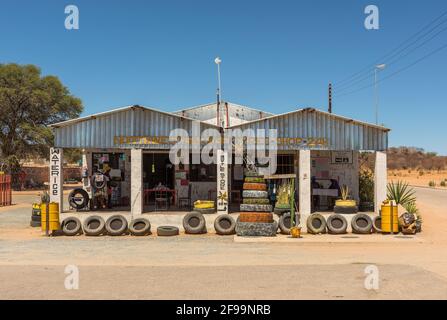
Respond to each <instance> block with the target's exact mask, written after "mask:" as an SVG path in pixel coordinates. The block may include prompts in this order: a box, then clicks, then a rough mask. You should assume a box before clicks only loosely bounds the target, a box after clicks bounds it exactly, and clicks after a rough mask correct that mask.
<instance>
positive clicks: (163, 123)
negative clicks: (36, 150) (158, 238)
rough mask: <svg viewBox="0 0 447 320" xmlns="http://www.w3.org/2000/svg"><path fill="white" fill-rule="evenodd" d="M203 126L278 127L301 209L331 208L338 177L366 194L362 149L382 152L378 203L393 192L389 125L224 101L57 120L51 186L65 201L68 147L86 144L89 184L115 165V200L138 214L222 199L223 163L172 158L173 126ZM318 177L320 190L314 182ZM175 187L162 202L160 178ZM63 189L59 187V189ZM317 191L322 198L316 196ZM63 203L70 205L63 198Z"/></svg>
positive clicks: (234, 168)
mask: <svg viewBox="0 0 447 320" xmlns="http://www.w3.org/2000/svg"><path fill="white" fill-rule="evenodd" d="M197 121H198V122H199V123H200V133H202V132H203V131H204V130H207V129H212V128H214V129H218V130H219V131H220V132H221V133H223V132H225V130H227V129H241V130H246V129H254V130H256V129H266V130H268V129H277V147H278V155H277V173H278V174H296V182H297V186H298V192H297V196H298V197H297V198H298V202H299V211H300V213H301V214H309V213H310V212H311V211H312V209H315V208H313V206H318V208H316V209H317V210H324V209H325V207H326V206H327V205H328V204H327V199H328V197H330V196H331V191H327V190H325V189H327V185H328V183H330V181H331V179H332V180H336V181H337V182H338V184H339V185H346V186H348V187H349V189H350V190H351V195H352V197H353V198H354V199H355V200H359V182H358V180H359V179H358V178H359V166H358V156H359V152H362V151H370V152H374V154H375V175H374V176H375V192H374V193H375V199H374V201H375V208H376V210H377V208H379V205H378V204H379V203H381V202H382V201H383V200H384V199H385V198H386V180H387V177H386V150H387V146H388V132H389V131H390V130H389V129H387V128H385V127H382V126H378V125H373V124H369V123H365V122H361V121H357V120H354V119H350V118H346V117H342V116H338V115H335V114H332V113H328V112H325V111H321V110H317V109H314V108H305V109H299V110H295V111H292V112H288V113H284V114H279V115H275V114H273V113H268V112H264V111H260V110H256V109H253V108H249V107H246V106H241V105H237V104H233V103H230V102H224V103H221V104H220V105H219V108H218V107H217V105H216V103H211V104H206V105H201V106H197V107H193V108H189V109H184V110H179V111H177V112H164V111H159V110H156V109H152V108H148V107H143V106H137V105H133V106H128V107H124V108H119V109H115V110H111V111H108V112H103V113H98V114H94V115H91V116H86V117H81V118H77V119H73V120H69V121H65V122H61V123H57V124H54V125H52V128H53V130H54V134H55V148H53V149H52V155H51V156H52V157H53V156H54V155H57V156H56V157H54V161H53V164H52V166H51V168H52V169H51V170H50V194H51V196H52V198H53V200H56V201H58V202H62V201H63V200H62V196H61V188H62V182H61V179H58V178H57V177H58V174H59V175H60V173H61V172H60V170H62V169H61V165H59V164H61V163H62V162H63V149H67V148H81V149H83V150H84V154H83V176H84V179H83V180H84V188H85V189H87V190H88V189H89V188H90V187H91V186H90V183H91V179H90V177H91V175H92V173H93V172H95V170H103V169H104V166H105V165H106V166H108V167H109V168H110V169H111V170H110V176H111V177H112V178H113V180H114V188H113V189H114V191H113V193H112V204H113V206H114V207H116V208H119V210H129V211H130V212H131V213H132V214H134V215H135V214H142V213H144V212H151V211H157V212H158V211H162V210H166V209H167V210H176V209H178V208H179V207H182V206H183V205H184V204H185V203H188V202H189V203H191V204H192V203H193V202H194V201H195V200H198V199H210V200H216V197H217V168H216V167H217V166H216V164H210V165H206V164H203V163H201V164H188V165H182V164H180V165H173V164H172V163H171V162H170V160H169V150H170V148H171V147H172V142H171V141H169V136H170V133H171V131H172V130H175V129H184V130H185V131H186V132H188V134H189V135H190V136H193V134H194V132H193V130H194V129H193V128H194V125H193V124H194V123H197ZM315 180H316V181H318V182H319V185H320V188H319V189H321V190H316V189H315V188H313V184H312V182H313V181H315ZM227 183H228V194H229V197H230V199H229V201H230V203H234V204H237V203H238V201H239V199H240V194H241V189H242V183H243V165H236V164H232V165H230V167H229V170H228V178H227ZM160 185H162V186H164V187H165V189H166V190H169V205H166V207H164V206H160V205H159V206H155V197H156V192H157V187H158V186H160ZM58 190H59V192H58ZM315 194H318V195H320V196H319V197H318V198H319V200H318V203H313V201H312V196H311V195H315ZM60 207H63V206H60Z"/></svg>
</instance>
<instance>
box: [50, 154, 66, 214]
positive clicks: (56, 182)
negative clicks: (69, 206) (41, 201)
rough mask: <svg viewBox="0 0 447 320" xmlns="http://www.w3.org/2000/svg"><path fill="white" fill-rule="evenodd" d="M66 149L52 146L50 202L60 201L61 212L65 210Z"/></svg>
mask: <svg viewBox="0 0 447 320" xmlns="http://www.w3.org/2000/svg"><path fill="white" fill-rule="evenodd" d="M63 164H64V150H63V149H62V148H50V181H49V193H50V202H57V203H59V213H62V212H63V211H64V170H63Z"/></svg>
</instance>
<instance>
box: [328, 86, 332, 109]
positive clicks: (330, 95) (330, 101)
mask: <svg viewBox="0 0 447 320" xmlns="http://www.w3.org/2000/svg"><path fill="white" fill-rule="evenodd" d="M328 99H329V107H328V112H329V113H332V83H329V92H328Z"/></svg>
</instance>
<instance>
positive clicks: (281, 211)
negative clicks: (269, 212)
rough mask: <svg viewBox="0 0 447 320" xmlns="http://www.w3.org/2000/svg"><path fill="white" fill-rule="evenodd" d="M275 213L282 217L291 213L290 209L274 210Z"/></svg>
mask: <svg viewBox="0 0 447 320" xmlns="http://www.w3.org/2000/svg"><path fill="white" fill-rule="evenodd" d="M273 212H274V213H275V214H277V215H278V216H280V215H282V214H284V213H286V212H290V208H288V209H282V208H274V209H273Z"/></svg>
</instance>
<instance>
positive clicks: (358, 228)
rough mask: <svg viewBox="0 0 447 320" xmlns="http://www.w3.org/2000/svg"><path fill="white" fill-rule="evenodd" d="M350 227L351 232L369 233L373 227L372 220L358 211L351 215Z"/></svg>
mask: <svg viewBox="0 0 447 320" xmlns="http://www.w3.org/2000/svg"><path fill="white" fill-rule="evenodd" d="M351 227H352V232H353V233H359V234H369V233H371V231H372V229H373V221H372V219H371V217H370V216H368V215H367V214H365V213H359V214H356V215H355V216H354V217H352V220H351Z"/></svg>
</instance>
